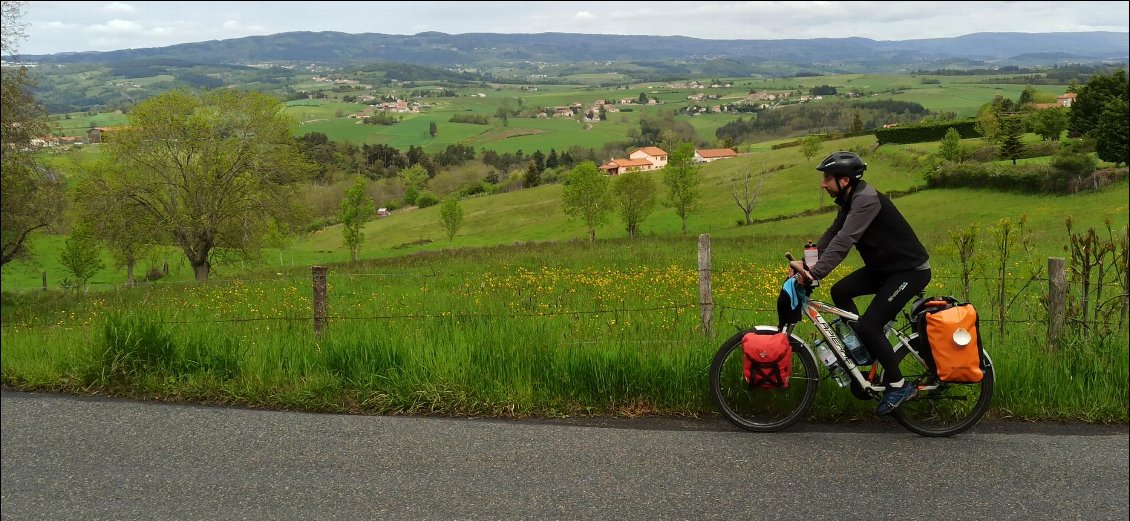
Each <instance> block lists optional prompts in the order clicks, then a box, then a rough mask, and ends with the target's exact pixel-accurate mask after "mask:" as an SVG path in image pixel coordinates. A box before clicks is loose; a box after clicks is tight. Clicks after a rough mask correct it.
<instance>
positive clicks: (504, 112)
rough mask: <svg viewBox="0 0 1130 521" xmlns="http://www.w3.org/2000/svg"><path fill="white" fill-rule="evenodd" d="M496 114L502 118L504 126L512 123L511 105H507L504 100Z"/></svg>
mask: <svg viewBox="0 0 1130 521" xmlns="http://www.w3.org/2000/svg"><path fill="white" fill-rule="evenodd" d="M494 116H495V117H496V118H498V119H500V120H502V126H504V127H506V126H509V125H510V107H509V106H507V105H506V102H505V101H504V102H502V106H500V107H498V110H496V111H494Z"/></svg>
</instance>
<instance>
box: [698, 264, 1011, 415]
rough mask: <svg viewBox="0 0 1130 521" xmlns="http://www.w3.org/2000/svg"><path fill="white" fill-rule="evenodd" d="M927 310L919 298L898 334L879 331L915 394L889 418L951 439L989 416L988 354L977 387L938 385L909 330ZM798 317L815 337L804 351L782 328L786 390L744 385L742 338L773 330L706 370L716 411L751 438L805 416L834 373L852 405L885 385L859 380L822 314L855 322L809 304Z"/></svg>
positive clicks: (736, 346) (735, 343)
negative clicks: (788, 349) (820, 356)
mask: <svg viewBox="0 0 1130 521" xmlns="http://www.w3.org/2000/svg"><path fill="white" fill-rule="evenodd" d="M786 257H787V258H788V259H789V260H790V261H791V260H792V255H789V254H786ZM818 284H819V281H814V283H813V284H811V285H808V286H803V289H804V291H805V293H806V294H807V295H808V296H810V295H811V292H812V290H813V289H814V287H816V286H818ZM798 286H800V284H798ZM919 296H920V297H921V296H922V295H921V294H920V295H919ZM930 305H931V302H930V301H927V300H926V299H922V298H919V299H918V301H917V302H915V303H914V304H912V306H911V312H910V313H907V312H906V311H905V310H904V311H903V317H904V318H905V319H906V323H905V324H904V325H903V326H902V327H897V328H896V327H895V326H894V322H893V321H892V322H890V323H888V324H887V325H886V326H884V332H885V333H886V334H887V338H888V340H891V341H892V345H893V346H894V350H895V359H896V360H898V362H899V369H901V370H902V374H903V377H904V378H906V381H907V385H915V386H917V387H918V393H917V395H916V396H914V397H913V398H911V399H910V400H907V401H906V402H904V403H903V404H902V405H901V406H899V407H898V408H897V409H895V410H894V411H893V412H892V415H893V416H894V418H895V420H896V421H898V423H899V424H901V425H902V426H903V427H905V428H906V429H908V430H910V431H911V432H914V433H916V434H919V435H922V436H930V437H940V436H952V435H954V434H958V433H960V432H963V431H965V430H967V429H969V428H970V427H972V426H974V425H976V424H977V422H978V421H980V419H981V417H982V416H983V415H984V414H985V412H986V410H988V408H989V403H990V402H991V401H992V396H993V382H994V381H995V376H996V374H995V372H994V370H993V363H992V360H991V359H990V358H989V354H988V353H987V352H985V350H984V349H983V348H982V349H981V353H980V354H981V370H982V372H983V373H984V377H983V378H982V379H981V381H980V382H978V383H973V384H955V383H946V382H941V381H940V380H939V379H938V377H937V375H936V373H935V371H934V370H933V369H932V368H931V364H929V363H927V361H926V359H925V358H923V348H924V347H925V346H924V342H922V341H920V340H919V337H918V332H917V331H914V329H915V320H914V318H915V316H916V314H917V313H921V312H924V310H925V308H927V307H929V306H930ZM801 311H802V313H801V314H802V315H803V316H805V317H808V319H809V321H811V322H812V323H813V325H814V326H816V330H817V331H818V333H819V334H820V337H821V338H816V339H815V342H813V343H812V345H811V346H810V345H809V343H807V342H805V341H804V340H802V339H801V338H800V337H798V336H797V335H796V334H795V333H794V329H795V327H796V326H797V323H795V322H794V323H790V324H785V325H784V327H783V330H784V332H785V333H786V334H787V335H788V338H789V343H790V345H791V346H792V356H793V360H792V362H793V364H792V373H791V375H790V376H789V378H788V381H789V385H788V387H785V388H773V389H765V388H759V387H752V388H751V386H749V385H747V383H746V382H745V381H744V380H743V378H742V366H743V360H742V357H743V352H742V337H744V336H745V335H746V334H747V333H756V334H764V335H771V334H776V333H778V332H780V331H779V330H778V328H777V327H776V326H765V325H761V326H753V327H751V328H748V329H744V330H739V332H738V333H737V334H735V335H734V336H732V337H730V338H729V339H728V340H726V341H725V342H724V343H723V344H722V346H721V347H720V348H719V349H718V353H717V354H716V355H715V356H714V360H713V362H712V363H711V365H710V389H711V394H712V397H713V399H714V402H715V404H716V405H717V407H718V410H719V411H720V412H721V413H722V415H723V416H725V417H726V419H727V420H729V421H730V422H731V423H733V424H734V425H737V426H738V427H741V428H742V429H745V430H749V431H754V432H776V431H780V430H782V429H785V428H788V427H789V426H791V425H793V424H795V423H796V422H798V421H799V420H800V419H802V418H804V417H805V416H806V415H807V414H808V412H809V410H810V409H811V408H812V405H813V403H814V402H815V400H816V392H817V390H818V388H819V387H820V382H821V380H827V379H834V378H836V377H837V376H838V375H837V373H838V372H839V371H843V372H844V373H843V374H846V375H847V376H848V378H847V385H846V386H847V387H849V388H850V390H851V392H852V394H853V395H854V396H855V397H856V398H858V399H861V400H878V399H880V398H881V397H882V393H883V391H885V390H886V387H885V386H884V385H883V384H882V383H880V382H882V381H883V380H882V367H881V365H880V364H878V363H877V362H874V363H871V369H870V370H869V371H867V372H866V373H864V371H862V370H861V367H862V365H861V364H858V363H856V360H854V359H853V358H852V356H851V355H850V354H849V353H848V351H847V350H846V349H845V347H844V343H843V340H842V339H841V338H840V336H839V335H838V334H837V333H836V332H835V331H834V330H833V327H832V325H831V324H830V323H829V322H828V321H827V320H826V319H825V318H824V316H823V315H822V314H821V313H829V314H832V315H835V316H837V317H839V318H840V320H845V321H853V320H858V319H859V317H858V316H857V315H856V314H854V313H851V312H849V311H845V310H843V309H840V308H837V307H835V306H833V305H831V304H828V303H825V302H821V301H818V300H812V299H809V300H808V301H807V303H806V304H805V305H804V307H803V309H802V310H801ZM821 343H823V345H824V346H826V347H827V348H828V349H827V352H826V353H825V360H821V362H822V363H820V364H818V363H817V356H816V354H815V352H814V349H813V346H816V347H819V346H820V345H821ZM821 351H823V349H821ZM735 354H736V356H735ZM828 355H832V356H828ZM821 367H823V368H824V369H821ZM821 374H823V376H821ZM841 381H842V379H841ZM841 386H844V385H843V384H841Z"/></svg>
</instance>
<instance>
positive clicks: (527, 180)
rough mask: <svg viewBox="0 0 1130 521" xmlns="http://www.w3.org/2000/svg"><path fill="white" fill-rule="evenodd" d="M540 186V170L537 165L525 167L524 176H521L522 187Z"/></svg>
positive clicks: (531, 164)
mask: <svg viewBox="0 0 1130 521" xmlns="http://www.w3.org/2000/svg"><path fill="white" fill-rule="evenodd" d="M540 184H541V170H538V167H537V165H535V164H533V163H530V165H529V166H527V167H526V174H525V175H523V176H522V186H524V187H526V188H533V187H535V186H537V185H540Z"/></svg>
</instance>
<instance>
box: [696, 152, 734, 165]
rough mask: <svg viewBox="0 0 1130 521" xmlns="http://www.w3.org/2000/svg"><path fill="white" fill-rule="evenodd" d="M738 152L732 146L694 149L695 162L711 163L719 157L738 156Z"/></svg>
mask: <svg viewBox="0 0 1130 521" xmlns="http://www.w3.org/2000/svg"><path fill="white" fill-rule="evenodd" d="M737 155H738V153H737V152H735V151H734V149H732V148H703V149H700V150H695V151H694V162H695V163H711V162H714V161H717V160H719V159H726V158H728V157H737Z"/></svg>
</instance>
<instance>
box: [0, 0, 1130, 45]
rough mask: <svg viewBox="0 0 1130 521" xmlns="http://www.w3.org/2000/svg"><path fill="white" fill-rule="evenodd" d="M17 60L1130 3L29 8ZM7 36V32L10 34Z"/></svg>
mask: <svg viewBox="0 0 1130 521" xmlns="http://www.w3.org/2000/svg"><path fill="white" fill-rule="evenodd" d="M27 4H28V5H26V6H25V8H24V14H23V17H22V18H21V21H22V22H23V25H24V33H25V35H26V37H25V38H24V39H22V40H20V41H19V42H18V44H17V47H16V49H17V50H18V51H19V52H20V53H21V54H25V55H27V54H52V53H57V52H69V51H110V50H116V49H128V48H142V47H164V46H167V45H173V44H178V43H187V42H200V41H208V40H224V39H228V38H240V37H244V36H253V35H265V34H275V33H283V32H291V31H340V32H345V33H383V34H415V33H418V32H422V31H439V32H444V33H448V34H461V33H476V32H479V33H483V32H486V33H542V32H566V33H586V34H640V35H662V36H670V35H681V36H690V37H693V38H707V39H752V40H760V39H784V38H821V37H832V38H840V37H849V36H860V37H864V38H871V39H873V40H911V39H919V38H945V37H952V36H961V35H964V34H970V33H977V32H1026V33H1042V32H1077V31H1114V32H1121V33H1130V24H1128V22H1127V20H1128V19H1130V10H1128V6H1130V2H1124V1H1123V2H534V1H525V2H420V1H400V2H309V1H308V2H186V1H163V2H131V1H116V2H99V1H84V2H28V3H27ZM8 30H9V29H8V28H5V31H8Z"/></svg>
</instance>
